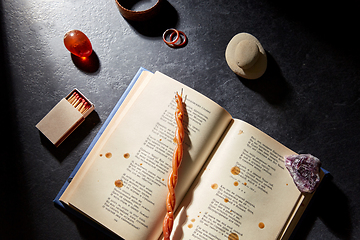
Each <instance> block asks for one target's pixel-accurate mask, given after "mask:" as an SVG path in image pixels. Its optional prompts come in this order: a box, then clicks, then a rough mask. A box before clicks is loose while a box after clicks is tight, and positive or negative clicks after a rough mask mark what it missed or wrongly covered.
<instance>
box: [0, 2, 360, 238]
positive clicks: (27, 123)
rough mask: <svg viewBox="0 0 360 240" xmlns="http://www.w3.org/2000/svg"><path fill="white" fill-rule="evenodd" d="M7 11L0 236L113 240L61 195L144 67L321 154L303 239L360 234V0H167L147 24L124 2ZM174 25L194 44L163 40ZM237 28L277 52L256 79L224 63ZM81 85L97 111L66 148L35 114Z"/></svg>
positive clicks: (2, 6) (29, 5) (3, 9)
mask: <svg viewBox="0 0 360 240" xmlns="http://www.w3.org/2000/svg"><path fill="white" fill-rule="evenodd" d="M352 5H354V6H352ZM0 13H1V14H0V22H1V25H0V26H1V35H0V37H1V38H0V51H1V52H0V59H1V64H0V67H1V72H0V73H1V80H0V86H1V90H2V94H1V103H2V106H3V107H2V111H1V112H2V114H1V115H2V117H1V126H2V128H1V136H2V137H3V142H4V143H3V144H1V167H0V178H1V182H2V184H1V185H2V186H1V194H2V197H1V200H0V203H1V210H0V239H37V240H39V239H107V236H105V235H104V234H103V233H101V232H99V231H98V230H96V229H94V228H93V227H91V226H89V225H87V224H86V223H84V222H82V221H81V220H79V219H77V218H75V217H73V216H72V215H70V214H67V213H65V212H64V211H61V210H59V209H58V208H56V207H55V206H54V204H53V202H52V200H53V199H54V197H55V196H56V194H57V193H58V191H59V190H60V188H61V186H62V185H63V183H64V181H66V179H67V177H68V176H69V174H70V173H71V171H72V170H73V168H74V167H75V165H76V164H77V162H78V161H79V159H80V158H81V156H82V155H83V154H84V152H85V150H86V149H87V147H88V146H89V144H90V143H91V141H92V139H93V138H94V137H95V135H96V134H97V132H98V130H99V129H100V127H101V126H102V124H103V123H104V121H105V120H106V118H107V117H108V115H109V113H110V112H111V110H112V109H113V107H114V106H115V104H116V103H117V101H118V100H119V98H120V97H121V95H122V93H123V92H124V91H125V89H126V87H127V86H128V84H129V83H130V81H131V79H132V77H133V76H134V75H135V74H136V72H137V70H138V69H139V68H140V67H144V68H146V69H148V70H150V71H153V72H155V71H160V72H162V73H164V74H166V75H168V76H170V77H172V78H175V79H177V80H178V81H180V82H182V83H185V84H187V85H188V86H190V87H192V88H194V89H195V90H197V91H199V92H201V93H202V94H204V95H206V96H208V97H209V98H211V99H212V100H214V101H215V102H217V103H219V104H220V105H221V106H223V107H224V108H225V109H226V110H228V111H229V112H230V113H231V114H232V116H233V117H236V118H239V119H242V120H244V121H246V122H248V123H250V124H252V125H254V126H256V127H257V128H259V129H261V130H262V131H264V132H266V133H267V134H269V135H270V136H272V137H273V138H275V139H276V140H278V141H280V142H281V143H283V144H284V145H286V146H287V147H289V148H291V149H292V150H294V151H296V152H298V153H311V154H313V155H314V156H317V157H318V158H319V159H320V160H321V161H322V164H323V165H322V166H323V167H324V168H325V169H327V170H328V171H330V172H331V176H332V179H331V181H329V182H328V183H327V184H326V185H324V188H323V189H322V190H321V192H319V196H318V197H317V198H316V201H315V202H314V204H313V205H312V206H311V208H310V211H309V212H308V214H307V215H306V216H305V219H304V220H305V221H303V222H302V223H301V224H300V225H299V228H298V231H297V232H296V235H295V236H293V237H294V239H326V240H329V239H360V227H359V224H360V222H359V221H360V206H359V198H358V196H359V192H360V174H358V173H359V171H360V161H359V159H358V158H359V157H358V156H359V143H360V141H359V138H360V120H359V119H360V101H359V97H360V68H359V66H360V65H359V63H360V58H359V56H360V55H359V53H360V51H359V47H358V44H357V41H356V38H355V36H354V35H355V34H357V33H356V29H358V23H359V15H358V13H356V8H355V3H353V4H352V3H351V2H347V1H342V2H341V4H340V3H339V2H328V1H318V2H317V3H314V2H312V1H307V0H305V1H295V2H294V1H291V2H289V1H280V0H256V1H247V0H236V1H235V0H228V1H226V0H225V1H215V0H206V1H198V0H191V1H190V0H183V1H179V0H168V1H166V2H165V3H164V6H163V8H162V9H161V11H160V13H159V15H157V16H156V18H155V19H152V20H149V21H143V22H132V21H127V20H126V19H124V18H123V16H122V15H121V14H120V12H119V9H118V8H117V5H116V3H115V1H114V0H88V1H85V0H76V1H70V0H62V1H54V0H12V1H7V0H2V1H0ZM172 27H174V28H177V29H179V30H181V31H183V32H184V33H186V35H187V36H188V43H187V45H186V46H184V47H182V48H170V47H168V46H167V45H166V44H165V43H164V42H163V40H162V33H163V32H164V31H165V30H166V29H168V28H172ZM71 29H79V30H81V31H83V32H84V33H85V34H86V35H87V36H88V37H89V39H90V41H91V43H92V46H93V50H94V54H93V62H92V65H82V64H81V63H79V62H77V59H76V58H74V57H72V56H71V54H70V53H69V51H67V49H66V48H65V46H64V44H63V36H64V34H65V33H66V32H67V31H68V30H71ZM240 32H247V33H250V34H253V35H254V36H256V37H257V39H258V40H259V41H260V42H261V44H262V46H263V47H264V49H265V50H266V53H267V58H268V67H267V70H266V72H265V74H264V75H263V76H262V77H261V78H259V79H257V80H246V79H243V78H241V77H238V76H237V75H236V74H234V73H233V72H232V71H231V69H230V68H229V67H228V65H227V63H226V61H225V49H226V46H227V44H228V42H229V41H230V39H231V38H232V37H233V36H234V35H236V34H237V33H240ZM75 87H76V88H78V89H79V90H80V91H81V92H82V93H84V94H85V95H86V96H87V97H88V98H89V99H90V100H91V101H92V102H93V103H94V104H95V111H94V112H92V113H91V114H90V115H89V116H88V117H87V119H86V120H85V122H84V123H83V124H82V125H81V126H80V127H79V128H78V129H76V130H75V132H73V133H72V134H71V135H70V137H68V138H67V139H66V140H65V142H64V143H62V144H61V145H60V146H59V147H58V148H55V147H54V146H52V144H51V143H49V142H48V141H46V139H44V138H43V137H42V136H41V135H40V133H39V131H38V130H37V129H36V128H35V125H36V124H37V123H38V122H39V121H40V120H41V119H42V118H43V117H44V116H45V115H46V114H47V113H48V112H49V111H50V109H51V108H52V107H53V106H54V105H55V104H56V103H57V102H58V101H59V100H60V99H62V98H63V97H64V96H66V95H67V94H68V93H69V92H70V91H71V90H72V89H73V88H75Z"/></svg>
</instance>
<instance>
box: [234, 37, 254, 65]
mask: <svg viewBox="0 0 360 240" xmlns="http://www.w3.org/2000/svg"><path fill="white" fill-rule="evenodd" d="M259 56H260V52H259V47H258V46H257V44H256V43H255V42H253V41H249V40H242V41H241V42H239V43H238V45H237V46H236V49H235V58H236V62H237V65H238V66H239V67H240V68H242V69H249V68H251V67H252V66H253V65H254V64H255V63H256V61H257V60H258V59H259Z"/></svg>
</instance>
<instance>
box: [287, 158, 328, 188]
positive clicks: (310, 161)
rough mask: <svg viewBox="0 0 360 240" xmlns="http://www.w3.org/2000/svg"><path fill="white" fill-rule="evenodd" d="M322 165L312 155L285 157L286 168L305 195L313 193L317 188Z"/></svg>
mask: <svg viewBox="0 0 360 240" xmlns="http://www.w3.org/2000/svg"><path fill="white" fill-rule="evenodd" d="M320 165H321V162H320V160H319V159H318V158H316V157H314V156H312V155H310V154H300V155H289V156H285V167H286V168H287V170H288V171H289V173H290V175H291V177H292V178H293V180H294V183H295V185H296V186H297V188H298V189H299V190H300V192H303V193H312V192H313V191H314V190H315V189H316V188H317V186H318V184H319V182H320V175H319V171H320Z"/></svg>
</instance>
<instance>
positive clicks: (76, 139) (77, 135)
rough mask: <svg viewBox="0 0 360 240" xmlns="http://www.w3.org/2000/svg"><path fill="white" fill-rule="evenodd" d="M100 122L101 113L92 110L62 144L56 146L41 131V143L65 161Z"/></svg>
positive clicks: (57, 157)
mask: <svg viewBox="0 0 360 240" xmlns="http://www.w3.org/2000/svg"><path fill="white" fill-rule="evenodd" d="M99 122H100V118H99V115H98V114H97V112H96V111H92V112H91V113H90V114H89V116H87V117H86V118H85V121H84V122H83V123H82V124H80V126H79V127H78V128H76V129H75V131H74V132H73V133H71V134H70V135H69V136H68V137H67V138H66V139H65V140H64V142H63V143H61V144H60V146H58V147H55V146H54V144H52V143H51V142H50V140H49V139H47V138H46V137H45V135H43V134H42V133H41V132H40V131H39V134H40V140H41V144H42V145H43V146H44V147H46V148H47V149H48V151H49V152H50V153H51V154H52V155H53V156H54V157H55V158H56V159H57V160H58V161H60V162H61V161H63V160H64V159H65V158H66V156H67V155H68V154H69V153H70V152H71V151H73V149H74V148H75V147H76V146H77V145H78V144H79V143H80V142H81V141H83V140H84V139H85V138H86V136H87V135H88V134H89V133H90V132H91V130H92V129H93V128H94V127H95V126H96V125H97V124H98V123H99Z"/></svg>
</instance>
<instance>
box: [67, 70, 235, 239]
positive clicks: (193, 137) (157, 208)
mask: <svg viewBox="0 0 360 240" xmlns="http://www.w3.org/2000/svg"><path fill="white" fill-rule="evenodd" d="M180 91H183V95H185V96H186V97H185V99H186V100H185V104H186V110H187V116H188V118H186V119H185V120H184V121H186V123H185V124H186V125H187V127H186V128H187V134H186V138H185V140H184V156H183V160H182V163H181V166H180V169H179V180H178V184H177V186H176V198H177V201H178V203H179V202H180V200H181V199H182V198H183V196H184V195H185V193H186V192H187V189H188V188H189V187H190V185H191V183H192V182H193V180H194V179H195V178H196V176H197V174H198V172H199V171H200V169H201V168H202V166H203V164H204V162H205V161H206V159H207V157H208V155H209V154H210V153H211V151H212V149H213V148H214V146H215V145H216V143H217V141H218V140H219V138H220V137H221V135H222V133H223V132H224V130H225V129H226V128H227V126H228V124H229V123H230V122H231V116H230V115H229V113H227V112H226V111H225V110H224V109H223V108H221V107H220V106H218V105H217V104H216V103H214V102H213V101H211V100H210V99H208V98H206V97H204V96H202V95H201V94H199V93H197V92H196V91H194V90H192V89H191V88H188V87H187V86H185V85H183V84H181V83H180V82H177V81H175V80H173V79H171V78H169V77H167V76H165V75H163V74H161V73H159V72H157V73H155V74H154V75H153V76H152V77H151V79H150V80H149V81H148V83H147V84H146V86H144V87H143V90H142V92H141V94H137V95H138V97H137V98H136V100H134V101H133V102H132V103H131V104H130V106H129V107H128V108H127V109H126V114H122V115H119V116H121V117H116V116H114V118H113V119H112V121H111V123H110V124H109V126H111V131H107V132H106V133H105V132H104V134H105V136H102V140H99V141H98V142H97V144H96V146H95V147H94V148H93V150H92V151H91V153H90V154H89V156H88V158H89V159H86V161H85V163H84V164H83V165H85V166H82V168H83V167H84V168H85V169H86V171H82V172H83V173H82V174H81V177H77V176H75V178H74V179H73V181H72V182H71V183H70V185H69V187H68V188H69V190H67V191H69V193H68V194H66V198H62V201H63V202H66V203H67V204H69V205H71V206H73V207H74V208H76V209H77V210H79V211H81V212H82V213H83V214H85V215H87V216H88V217H90V218H92V219H94V220H96V221H97V222H99V223H100V224H102V225H103V226H105V227H107V228H108V229H110V230H111V231H113V232H114V233H116V234H118V235H119V236H121V237H122V238H124V239H127V240H129V239H130V240H131V239H158V238H159V236H160V235H161V231H162V220H163V218H164V216H165V212H166V207H165V202H166V195H167V191H168V190H167V178H168V174H169V172H170V170H171V162H172V154H173V150H174V148H175V143H174V142H173V138H174V133H175V129H176V122H175V117H174V115H175V114H174V113H175V108H176V103H175V99H174V97H175V93H176V92H180ZM113 122H115V123H116V124H112V123H113Z"/></svg>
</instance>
